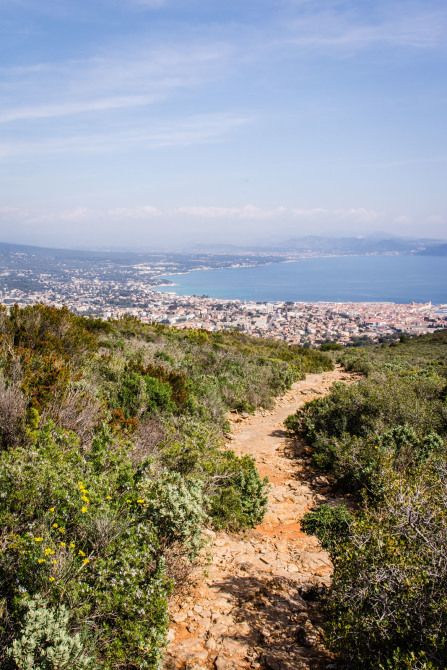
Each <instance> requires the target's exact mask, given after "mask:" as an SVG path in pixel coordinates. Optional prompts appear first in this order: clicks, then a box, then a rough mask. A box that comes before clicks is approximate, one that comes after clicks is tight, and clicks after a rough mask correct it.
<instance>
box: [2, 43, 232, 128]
mask: <svg viewBox="0 0 447 670" xmlns="http://www.w3.org/2000/svg"><path fill="white" fill-rule="evenodd" d="M117 51H118V52H119V55H117V53H116V52H117ZM228 56H229V47H228V45H226V44H223V43H222V44H212V45H206V44H205V45H196V44H185V43H183V44H177V45H172V46H166V45H164V46H160V47H154V48H152V49H148V48H145V47H135V46H132V47H131V46H127V47H122V48H120V49H115V50H114V51H113V52H110V53H103V54H99V55H97V56H95V57H92V58H87V59H83V60H74V61H73V60H70V61H66V62H63V63H57V64H55V63H40V64H39V63H37V64H31V65H30V66H28V67H19V68H15V67H13V68H11V69H10V70H8V69H6V68H3V69H2V75H3V83H2V84H1V88H0V93H1V97H2V101H3V102H2V113H1V114H0V122H2V123H6V122H13V121H26V120H31V119H45V118H54V117H64V116H67V115H75V114H85V113H90V114H92V113H103V112H105V111H108V110H116V109H131V108H140V107H142V106H145V105H151V104H154V103H155V102H159V101H161V100H164V99H167V98H169V97H170V96H172V95H173V94H174V93H175V92H176V91H179V90H184V89H189V88H196V87H200V86H201V85H203V84H205V83H206V82H208V81H210V80H214V79H215V78H216V77H218V76H219V72H220V70H221V68H222V67H224V66H225V62H226V61H227V59H228ZM9 100H14V101H15V104H14V105H12V104H11V103H9V104H8V101H9ZM43 100H44V101H45V102H42V101H43ZM61 100H63V102H61ZM20 101H22V102H20ZM25 101H26V103H25Z"/></svg>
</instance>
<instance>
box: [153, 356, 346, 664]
mask: <svg viewBox="0 0 447 670" xmlns="http://www.w3.org/2000/svg"><path fill="white" fill-rule="evenodd" d="M354 379H355V378H354V376H353V375H350V374H348V373H345V372H343V371H341V370H340V369H336V370H334V371H333V372H325V373H322V374H311V375H308V376H307V378H306V379H305V380H304V381H301V382H297V383H296V384H294V386H293V388H292V389H291V390H290V391H288V392H287V393H286V394H285V395H284V396H282V397H281V398H279V399H278V401H277V402H276V405H275V408H274V409H273V410H272V411H265V412H258V413H257V414H255V415H254V416H247V415H243V417H240V416H238V415H232V417H231V420H232V422H233V433H232V436H231V440H230V444H229V446H230V447H231V448H232V449H234V451H235V452H236V453H239V454H250V455H252V456H254V457H255V458H256V462H257V467H258V469H259V471H260V473H261V475H263V476H265V475H267V476H268V477H269V479H270V482H271V489H270V494H269V506H268V512H267V514H266V516H265V519H264V521H263V523H262V524H261V525H260V526H257V527H256V528H255V529H253V530H251V531H248V532H247V533H245V534H238V535H229V534H226V533H213V532H211V531H210V532H209V536H210V538H211V540H212V563H211V564H210V566H209V567H208V570H207V572H208V575H207V576H206V577H205V576H203V572H202V575H201V576H199V577H198V581H197V582H196V583H195V585H194V587H193V588H192V590H191V591H189V592H188V594H187V596H185V597H184V598H183V599H180V601H179V602H177V603H174V604H173V606H172V607H171V620H172V624H171V629H170V632H169V638H170V644H169V647H168V650H167V653H166V659H165V668H166V670H174V669H176V670H205V669H208V668H215V669H216V670H236V669H237V668H267V669H270V670H301V668H303V669H304V668H311V669H315V670H320V668H331V667H335V666H334V665H332V663H331V658H330V656H329V654H328V653H327V651H326V650H325V648H324V646H323V645H322V643H321V629H320V625H321V618H320V614H319V606H318V602H317V601H316V600H315V596H316V594H317V593H318V588H319V587H320V586H321V585H322V584H329V582H330V578H331V572H332V565H331V561H330V559H329V556H328V554H327V553H326V552H325V551H323V550H322V549H321V548H320V547H319V545H318V541H317V540H316V538H314V537H309V536H307V535H305V534H303V533H302V532H301V530H300V525H299V519H300V518H301V517H302V516H303V514H304V513H305V512H306V511H307V510H308V509H310V508H312V507H313V506H314V505H316V504H318V503H321V502H330V503H332V504H337V502H339V501H338V500H337V499H336V498H335V497H333V496H332V495H331V490H330V487H329V486H328V481H327V479H326V478H325V477H322V476H321V475H320V476H319V475H318V474H317V473H315V472H314V471H313V470H312V468H311V467H310V463H309V449H307V448H306V446H305V445H300V444H296V443H292V441H291V440H287V438H286V436H285V433H284V430H283V421H284V419H285V418H286V417H287V416H288V415H289V414H292V413H293V412H294V411H295V410H296V409H297V407H299V406H300V405H302V404H303V403H304V402H306V401H308V400H311V399H312V398H315V397H317V396H320V395H324V394H325V393H327V391H328V390H329V388H330V387H331V386H332V384H333V383H334V381H337V380H342V381H345V382H347V383H349V382H351V381H354Z"/></svg>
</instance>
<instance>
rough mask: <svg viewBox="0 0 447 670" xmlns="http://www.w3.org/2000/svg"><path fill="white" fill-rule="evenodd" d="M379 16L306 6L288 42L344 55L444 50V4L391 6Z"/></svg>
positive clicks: (446, 17) (291, 27)
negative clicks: (380, 50) (378, 49)
mask: <svg viewBox="0 0 447 670" xmlns="http://www.w3.org/2000/svg"><path fill="white" fill-rule="evenodd" d="M329 4H331V3H329ZM378 6H379V5H378ZM378 14H379V15H378V16H374V17H372V16H370V17H368V16H367V12H366V11H365V10H364V9H362V8H360V7H359V6H357V5H348V6H347V8H346V7H343V8H340V7H339V6H337V5H336V6H333V7H331V6H329V7H328V6H327V5H326V6H324V5H323V6H321V5H318V4H312V5H306V9H305V10H304V11H303V12H300V16H298V17H297V18H295V19H294V20H292V21H291V22H290V23H289V27H288V30H289V39H290V42H291V43H293V44H295V45H296V46H300V47H306V48H308V49H322V50H328V49H330V50H338V51H342V52H345V53H346V52H350V51H358V50H364V49H370V48H372V47H411V48H417V49H433V48H442V49H445V47H446V38H447V7H446V6H445V5H444V6H441V5H439V7H438V8H435V9H431V8H430V7H429V6H428V7H427V5H425V6H424V5H416V6H415V5H414V3H407V4H400V3H397V4H396V3H393V4H391V3H390V4H389V5H388V6H385V8H384V9H383V10H382V11H381V12H380V11H379V12H378Z"/></svg>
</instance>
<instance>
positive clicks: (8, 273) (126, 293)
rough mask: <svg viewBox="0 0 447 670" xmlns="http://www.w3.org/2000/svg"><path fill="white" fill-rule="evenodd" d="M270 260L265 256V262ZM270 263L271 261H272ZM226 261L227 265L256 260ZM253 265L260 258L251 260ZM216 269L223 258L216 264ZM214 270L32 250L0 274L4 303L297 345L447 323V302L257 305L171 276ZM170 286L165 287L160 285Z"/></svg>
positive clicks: (204, 262) (385, 335)
mask: <svg viewBox="0 0 447 670" xmlns="http://www.w3.org/2000/svg"><path fill="white" fill-rule="evenodd" d="M262 260H263V262H265V259H262ZM269 260H270V259H269ZM249 262H250V259H248V260H247V259H245V260H244V261H243V262H242V261H241V260H240V259H236V260H235V259H234V258H233V259H231V258H229V259H226V261H225V262H224V263H222V262H221V263H219V265H226V266H227V267H228V266H230V265H233V266H234V265H236V264H238V263H239V264H248V263H249ZM251 262H253V261H251ZM214 266H215V263H214ZM209 267H213V262H212V261H210V260H209V259H206V258H205V259H204V258H200V259H198V260H196V261H191V260H189V261H188V262H185V260H184V259H182V261H181V262H179V260H178V259H177V260H172V259H171V260H169V259H166V258H161V259H155V260H154V259H152V261H151V262H150V263H148V262H147V261H146V262H143V263H136V264H135V263H133V261H132V259H130V261H128V262H126V263H111V262H105V261H104V260H103V259H99V260H96V261H92V262H89V263H87V262H86V261H82V262H81V261H79V259H75V260H71V261H68V260H67V259H62V260H59V261H57V262H54V263H51V262H47V263H46V264H45V263H43V262H42V259H40V260H39V266H38V267H36V260H35V259H34V260H33V258H32V257H30V256H27V255H26V254H20V253H15V254H10V255H9V257H8V259H7V262H4V264H3V267H2V268H1V272H0V302H1V303H2V304H4V305H6V306H8V305H12V304H18V305H19V306H26V305H31V304H35V303H43V304H48V305H56V306H62V305H66V306H67V307H68V308H69V309H70V310H72V311H73V312H75V313H77V314H82V315H87V316H94V317H101V318H104V319H111V318H119V317H121V316H123V315H124V314H130V315H132V316H135V317H137V318H139V319H141V320H142V321H144V322H159V323H163V324H168V325H171V326H174V327H176V328H185V327H188V328H197V329H199V328H202V329H206V330H221V329H237V330H240V331H242V332H245V333H248V334H251V335H257V336H259V337H269V338H273V339H278V340H283V341H286V342H289V343H292V344H299V345H304V346H312V347H313V346H318V345H320V344H322V343H326V342H337V343H340V344H355V343H361V342H362V341H367V340H368V339H369V340H375V341H383V340H384V339H385V340H386V339H393V337H394V338H396V337H398V336H399V334H401V333H408V334H411V335H418V334H423V333H427V332H431V331H433V330H434V329H442V328H446V327H447V305H432V304H431V303H426V304H415V303H410V304H395V303H333V302H317V303H303V302H252V301H242V300H222V299H215V298H210V297H207V296H180V295H176V294H175V292H173V291H172V290H170V289H171V286H167V287H166V286H165V287H163V288H162V286H161V285H163V284H165V285H166V284H167V283H168V282H166V280H164V279H163V273H172V272H178V271H183V272H184V271H188V269H205V268H209ZM160 289H162V290H160Z"/></svg>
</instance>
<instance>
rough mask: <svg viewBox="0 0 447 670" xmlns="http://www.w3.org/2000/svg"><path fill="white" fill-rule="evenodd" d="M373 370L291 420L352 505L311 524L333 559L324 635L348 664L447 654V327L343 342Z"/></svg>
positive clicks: (313, 516)
mask: <svg viewBox="0 0 447 670" xmlns="http://www.w3.org/2000/svg"><path fill="white" fill-rule="evenodd" d="M339 362H340V363H342V365H343V366H344V367H345V368H346V369H347V370H348V371H351V372H358V373H361V374H363V375H365V377H364V379H363V380H362V381H360V382H359V383H358V384H355V385H352V386H349V387H348V386H346V385H344V384H335V385H334V387H333V389H332V391H331V393H330V394H328V395H327V396H325V397H324V398H320V399H316V400H313V401H312V402H310V403H307V404H306V405H305V406H304V407H302V408H300V409H299V410H298V411H297V412H296V413H295V414H293V415H290V416H289V417H288V418H287V419H286V422H285V424H286V427H287V428H288V430H289V433H290V435H291V436H301V437H303V438H304V439H305V440H306V441H307V443H308V444H310V445H312V448H313V456H312V461H313V465H314V467H317V468H319V469H320V471H321V473H322V474H324V475H325V476H328V478H329V481H330V482H331V483H332V485H333V487H334V488H335V489H336V490H338V492H339V494H344V495H345V496H347V497H348V498H347V499H348V500H349V501H350V504H349V506H348V507H346V506H345V505H339V506H328V505H321V506H319V507H316V508H315V509H314V510H313V511H311V512H309V513H308V514H307V515H306V516H305V517H304V520H303V524H302V527H303V529H304V530H306V531H307V532H308V533H310V534H315V535H317V537H318V538H319V540H320V542H321V543H322V546H323V547H324V548H326V549H327V550H328V551H329V553H330V554H331V558H332V560H333V563H334V574H333V581H332V585H331V587H330V589H329V591H328V593H327V597H326V600H325V603H326V605H325V608H326V617H327V620H328V624H327V629H326V640H327V643H328V645H329V647H330V648H331V649H332V651H334V652H337V653H338V654H339V660H340V663H341V664H342V667H346V668H357V667H364V668H366V669H371V670H373V669H376V668H381V669H383V670H384V669H388V668H390V669H393V670H416V668H418V669H425V670H433V669H441V668H445V667H446V665H447V643H446V639H445V628H446V626H447V604H446V599H445V594H446V589H447V549H446V547H447V517H446V507H447V439H446V438H447V331H439V332H437V333H435V334H433V335H427V336H421V337H418V338H414V339H408V338H407V337H406V336H402V337H401V342H400V343H397V342H393V343H391V344H389V345H388V344H382V345H375V346H370V347H365V348H363V349H351V350H345V352H343V354H342V355H341V356H340V358H339Z"/></svg>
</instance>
